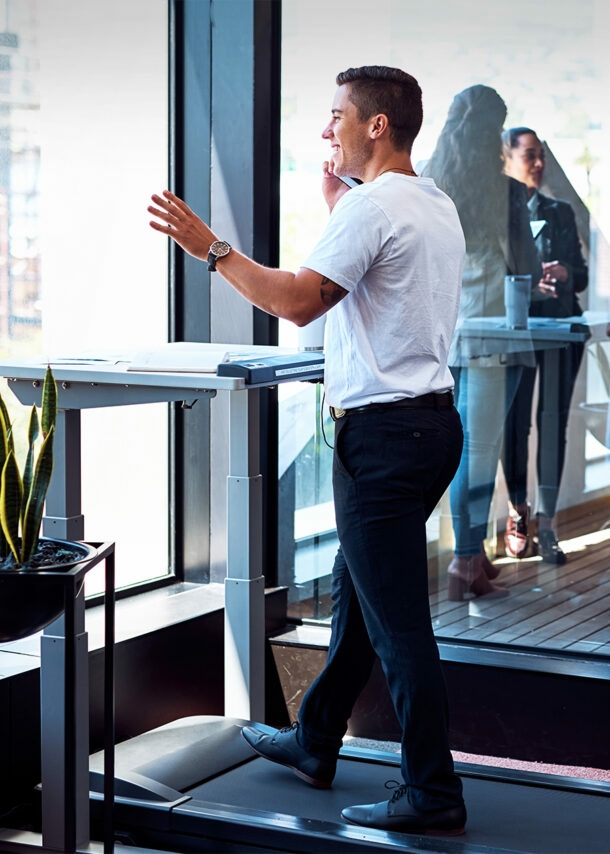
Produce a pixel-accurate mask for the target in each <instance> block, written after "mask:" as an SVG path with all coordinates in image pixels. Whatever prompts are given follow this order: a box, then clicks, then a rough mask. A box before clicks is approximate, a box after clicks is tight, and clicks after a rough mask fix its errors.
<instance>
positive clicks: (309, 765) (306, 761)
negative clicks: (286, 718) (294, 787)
mask: <svg viewBox="0 0 610 854" xmlns="http://www.w3.org/2000/svg"><path fill="white" fill-rule="evenodd" d="M298 728H299V725H298V723H294V724H293V725H292V726H289V727H284V729H280V730H278V731H277V732H275V733H274V734H273V735H268V734H267V733H264V732H261V731H260V730H258V729H256V727H251V726H245V727H243V729H242V731H241V734H242V735H243V737H244V738H245V739H246V741H247V742H248V744H249V745H250V747H251V748H252V749H253V750H255V751H256V752H257V753H258V755H259V756H263V757H264V758H265V759H270V760H271V761H272V762H277V763H278V764H279V765H285V766H286V767H287V768H292V770H293V771H294V773H295V774H296V775H297V777H300V778H301V780H305V782H306V783H309V785H310V786H314V787H315V788H316V789H330V787H331V785H332V782H333V778H334V776H335V771H336V768H337V760H336V759H335V760H330V759H319V758H318V757H317V756H312V755H311V753H308V752H307V751H306V750H304V749H303V748H302V747H301V745H300V744H299V742H298V740H297V732H298Z"/></svg>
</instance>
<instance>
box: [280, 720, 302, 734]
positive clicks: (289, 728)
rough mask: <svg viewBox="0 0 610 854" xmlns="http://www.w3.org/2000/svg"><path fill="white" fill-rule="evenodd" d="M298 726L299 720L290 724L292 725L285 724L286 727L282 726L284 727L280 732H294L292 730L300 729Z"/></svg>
mask: <svg viewBox="0 0 610 854" xmlns="http://www.w3.org/2000/svg"><path fill="white" fill-rule="evenodd" d="M298 728H299V722H298V721H293V722H292V723H291V724H290V726H284V727H282V728H281V729H280V730H279V732H292V730H295V729H298Z"/></svg>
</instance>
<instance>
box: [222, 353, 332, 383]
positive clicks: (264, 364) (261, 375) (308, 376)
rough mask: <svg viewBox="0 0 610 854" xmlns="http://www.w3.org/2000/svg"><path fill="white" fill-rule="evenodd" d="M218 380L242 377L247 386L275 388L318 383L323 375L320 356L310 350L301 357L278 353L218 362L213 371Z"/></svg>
mask: <svg viewBox="0 0 610 854" xmlns="http://www.w3.org/2000/svg"><path fill="white" fill-rule="evenodd" d="M216 375H217V376H219V377H242V378H243V379H244V380H245V381H246V383H247V384H248V385H261V384H264V383H269V384H275V383H277V382H286V381H287V380H290V379H294V380H318V381H321V380H322V379H323V375H324V353H323V352H322V351H321V350H312V351H308V352H302V353H288V354H287V353H282V354H278V355H277V356H262V357H260V358H259V357H255V358H246V359H231V360H230V361H227V362H221V363H220V364H219V365H218V368H217V369H216Z"/></svg>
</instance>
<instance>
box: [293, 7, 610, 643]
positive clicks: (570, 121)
mask: <svg viewBox="0 0 610 854" xmlns="http://www.w3.org/2000/svg"><path fill="white" fill-rule="evenodd" d="M326 17H327V10H326V7H325V6H324V4H322V3H321V2H319V0H284V3H283V41H282V48H283V54H282V62H283V72H282V81H283V84H282V85H283V91H282V176H281V223H282V234H281V264H282V266H284V267H287V268H293V269H294V268H297V267H298V266H299V264H300V263H301V262H302V260H303V259H304V258H305V256H306V254H307V253H308V252H309V250H310V249H311V248H312V246H313V244H314V242H315V240H316V237H317V235H318V234H319V233H320V231H321V229H322V227H323V224H324V222H325V221H326V218H327V216H328V213H327V211H326V209H325V206H324V203H323V200H322V197H321V193H320V178H321V163H322V161H323V160H324V159H326V158H327V157H328V145H327V143H326V142H325V141H323V140H321V138H320V133H321V131H322V129H323V127H324V126H325V124H326V121H327V117H328V114H329V110H330V104H331V99H332V94H333V90H334V78H335V75H336V73H337V72H339V71H341V70H344V69H345V68H347V67H349V66H358V65H366V64H384V65H395V66H398V67H402V68H405V70H407V71H409V72H411V73H412V74H414V75H415V77H417V79H418V80H419V82H420V84H421V86H422V89H423V93H424V116H425V118H424V126H423V128H422V131H421V133H420V135H419V137H418V138H417V140H416V142H415V147H414V151H413V162H414V163H415V164H416V168H417V169H420V168H421V166H422V165H424V164H425V162H426V161H427V160H428V158H429V157H430V155H431V153H432V151H433V150H434V147H435V144H436V141H437V138H438V136H439V133H440V131H441V129H442V127H443V124H444V122H445V119H446V116H447V112H448V109H449V106H450V104H451V102H452V99H453V97H454V96H455V95H456V94H457V93H458V92H460V91H462V90H463V89H465V88H466V87H469V86H472V85H475V84H484V85H486V86H489V87H492V88H494V89H495V90H496V91H497V92H498V93H499V95H500V96H501V97H502V99H503V100H504V102H505V103H506V106H507V118H506V123H505V126H506V127H509V126H520V125H526V126H532V127H534V128H535V129H536V130H537V132H538V134H539V136H540V138H541V139H543V140H544V141H545V144H546V149H547V172H546V173H545V175H546V176H547V183H548V184H549V185H551V186H549V187H546V188H543V189H545V190H546V192H547V193H548V194H549V195H551V196H553V195H554V196H555V197H557V198H562V199H566V200H568V201H569V202H570V204H571V206H572V208H573V210H574V212H575V215H576V220H577V224H578V229H579V238H580V242H581V246H582V250H583V253H584V255H585V257H586V260H587V263H588V267H589V284H588V287H587V289H586V291H584V292H583V293H582V294H581V297H580V301H581V305H582V308H583V309H585V310H586V312H587V318H588V320H589V321H590V322H591V324H590V330H589V331H590V332H591V337H588V338H587V340H586V341H585V342H584V343H585V354H584V358H583V360H582V363H581V365H580V370H579V372H578V377H577V380H576V384H575V387H574V392H573V395H572V399H571V404H570V412H569V420H568V429H567V453H566V461H565V466H564V470H563V477H562V478H561V487H560V493H559V502H558V506H557V514H556V517H555V520H554V524H555V528H556V531H557V535H558V538H559V541H560V544H561V546H562V548H563V550H564V551H565V554H566V556H567V562H566V563H565V565H563V566H559V565H556V564H553V563H550V562H548V561H546V560H543V559H542V558H541V557H540V555H535V554H532V553H530V554H528V556H527V557H526V558H525V559H523V560H517V559H515V558H513V557H512V556H510V555H505V553H504V529H505V524H506V518H507V513H508V511H507V506H508V505H507V491H506V484H505V479H504V476H503V473H502V469H501V467H499V468H498V476H497V479H496V484H495V491H494V499H493V503H492V507H491V512H490V514H489V519H488V530H487V538H486V541H485V548H486V551H487V553H488V555H489V556H490V557H491V558H492V560H493V561H494V563H495V564H496V565H497V566H498V567H499V568H501V570H502V575H501V577H500V580H502V579H504V580H505V583H506V585H507V587H508V589H509V594H508V595H507V596H505V597H502V599H501V600H500V599H494V598H493V597H485V596H482V597H478V598H466V599H465V600H463V601H460V602H450V601H448V598H447V586H446V585H447V581H446V570H447V566H448V564H449V561H450V560H451V558H452V555H453V549H454V533H453V529H452V518H451V511H450V509H449V502H448V498H447V497H445V498H444V499H443V501H442V502H441V504H440V505H439V507H438V508H437V509H436V511H435V513H434V514H433V517H432V518H431V519H430V521H429V526H428V542H429V576H430V590H431V604H432V610H433V618H434V621H435V629H436V632H437V636H438V637H439V638H450V639H453V638H458V639H460V640H472V641H486V642H489V643H492V644H493V643H510V644H515V645H518V646H526V647H538V648H543V649H562V650H563V649H565V650H570V651H573V652H586V653H595V654H608V652H609V651H610V607H609V605H608V602H610V599H608V594H609V593H610V589H609V587H608V579H607V571H606V569H605V567H607V558H608V556H609V555H610V510H609V509H608V507H609V502H608V498H609V495H610V488H609V484H610V462H609V458H608V448H609V433H608V400H609V395H610V359H609V356H610V353H609V348H610V344H609V340H610V339H608V338H607V336H606V319H607V311H608V304H609V296H610V284H609V283H610V277H609V275H608V273H609V264H610V251H609V238H610V171H609V170H610V160H609V158H608V151H609V150H610V149H609V146H608V142H609V134H610V114H609V112H608V106H607V98H606V97H605V93H606V92H607V87H608V81H609V77H610V60H609V59H608V54H607V50H606V48H605V44H606V43H607V38H608V34H609V32H610V12H609V11H608V9H607V6H606V5H605V4H604V3H603V2H601V0H584V2H583V3H580V4H579V5H578V7H575V6H574V5H573V4H570V3H568V2H566V0H560V2H557V3H555V4H554V5H553V10H552V13H551V11H550V7H549V6H548V5H547V4H539V5H538V6H532V5H531V4H530V3H526V2H525V0H515V2H512V3H511V4H509V6H507V5H506V4H501V3H500V2H497V0H491V1H490V2H489V3H487V4H486V5H484V6H482V5H481V4H480V3H478V2H477V3H475V2H473V0H470V2H466V3H465V4H464V3H463V4H460V5H459V6H454V5H452V4H450V3H447V2H443V0H433V2H432V3H431V4H426V6H425V7H422V6H421V4H416V3H412V2H407V3H405V2H401V0H380V2H379V3H377V4H376V6H375V21H374V26H371V19H370V14H369V11H368V10H366V9H365V8H364V7H363V8H361V9H360V8H359V7H356V6H354V4H353V3H350V2H344V0H339V3H338V4H335V5H334V6H333V22H334V25H333V26H331V27H327V28H320V27H319V25H318V22H319V21H320V20H321V19H323V18H326ZM339 22H340V23H339ZM541 33H544V45H543V44H542V43H541V40H540V37H541ZM314 54H315V56H316V62H315V63H312V62H311V56H312V55H314ZM304 69H306V70H305V71H304ZM574 334H576V333H574ZM297 341H298V339H297V337H296V334H295V330H294V329H292V328H291V327H290V325H289V324H286V323H281V324H280V343H283V344H294V345H296V343H297ZM535 402H536V397H535V398H534V405H535ZM533 418H534V426H533V427H532V430H531V433H530V439H529V471H528V498H529V500H530V501H531V502H532V503H533V504H534V505H535V496H536V486H537V473H536V465H535V459H536V450H537V445H538V441H539V437H538V434H537V428H536V426H535V414H534V416H533ZM282 424H283V425H284V427H282V428H281V435H282V436H286V437H288V436H289V435H291V431H292V433H293V434H294V433H295V425H296V427H298V429H297V430H296V436H297V438H295V437H294V435H291V438H290V440H288V438H286V439H285V440H284V444H283V445H282V444H281V445H280V496H281V501H280V531H283V532H284V533H283V534H282V537H281V539H280V545H281V548H280V580H281V581H283V583H286V584H288V585H289V588H290V608H291V613H292V616H294V617H300V618H303V619H316V620H321V621H326V620H328V619H329V617H330V614H329V600H328V589H329V579H328V574H329V572H330V570H331V567H332V553H333V551H334V548H336V537H335V535H334V533H333V520H332V505H331V504H330V486H329V466H330V455H331V452H330V450H329V449H328V448H327V447H326V445H325V444H324V440H323V437H322V427H321V424H324V430H325V431H326V433H327V436H330V437H332V425H331V424H330V422H329V421H328V419H327V411H326V412H324V413H323V411H322V409H321V394H320V392H319V390H318V389H313V388H300V387H297V386H295V387H294V388H285V389H282V390H281V394H280V425H282ZM540 441H541V442H543V441H544V436H541V437H540ZM534 509H536V508H535V507H534ZM532 529H533V525H531V526H530V532H531V530H532Z"/></svg>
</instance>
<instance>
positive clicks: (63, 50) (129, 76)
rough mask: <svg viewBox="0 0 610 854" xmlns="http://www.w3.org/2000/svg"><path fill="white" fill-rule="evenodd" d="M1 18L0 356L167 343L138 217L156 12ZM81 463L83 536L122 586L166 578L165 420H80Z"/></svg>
mask: <svg viewBox="0 0 610 854" xmlns="http://www.w3.org/2000/svg"><path fill="white" fill-rule="evenodd" d="M0 14H1V15H2V16H3V21H4V27H5V30H4V32H3V33H2V32H0V88H1V93H0V116H1V117H2V119H1V121H2V125H1V130H0V154H1V156H0V169H1V172H2V174H1V176H0V203H1V205H2V207H1V208H0V255H1V258H0V324H2V327H1V328H2V337H1V339H0V340H1V342H2V344H1V346H2V350H3V353H4V354H5V355H10V356H20V355H22V354H29V353H36V354H39V353H42V354H43V355H44V356H45V357H46V358H53V357H55V356H60V355H64V356H65V355H74V354H81V353H89V354H99V353H101V352H104V353H107V352H110V353H117V354H118V353H121V352H123V351H124V350H125V349H127V348H133V347H137V346H138V345H144V344H145V345H149V344H152V345H154V344H156V343H160V342H163V341H165V340H166V330H167V273H166V270H167V249H166V247H165V246H164V245H163V241H159V240H155V239H154V236H153V234H152V232H150V229H149V228H148V224H147V216H146V205H147V199H148V198H149V195H150V191H151V188H154V187H155V186H162V185H163V184H164V183H165V180H166V176H167V99H168V96H167V91H168V80H167V62H166V59H165V57H167V50H168V31H167V15H168V9H167V0H153V2H150V0H109V2H108V0H104V2H95V1H94V0H85V2H83V0H68V2H66V0H44V2H42V3H41V2H37V1H36V0H5V2H4V3H3V4H0ZM0 26H1V24H0ZM82 451H83V500H82V506H83V512H84V514H85V519H86V524H85V535H86V537H87V538H88V539H90V540H108V541H115V542H116V544H117V583H118V586H126V585H130V584H133V583H135V582H137V581H141V580H144V579H147V578H150V577H158V576H161V575H166V574H167V572H168V559H167V555H168V497H167V496H168V485H167V478H168V460H167V452H168V438H167V407H166V406H165V405H161V406H157V405H155V406H148V407H128V408H121V409H112V410H96V411H88V412H85V413H83V425H82ZM96 572H97V571H94V572H93V573H91V576H90V578H88V581H87V584H88V592H90V593H91V592H96V591H98V590H100V589H101V587H102V585H103V576H102V575H101V573H100V574H98V575H97V576H96V575H95V574H94V573H96Z"/></svg>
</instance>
